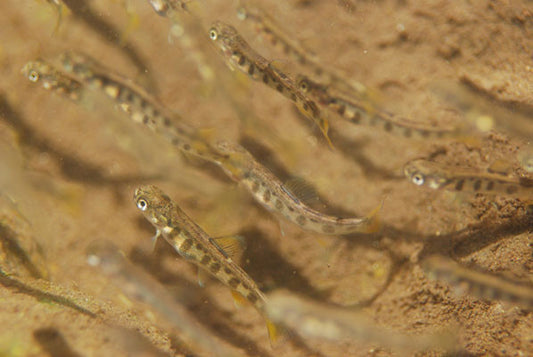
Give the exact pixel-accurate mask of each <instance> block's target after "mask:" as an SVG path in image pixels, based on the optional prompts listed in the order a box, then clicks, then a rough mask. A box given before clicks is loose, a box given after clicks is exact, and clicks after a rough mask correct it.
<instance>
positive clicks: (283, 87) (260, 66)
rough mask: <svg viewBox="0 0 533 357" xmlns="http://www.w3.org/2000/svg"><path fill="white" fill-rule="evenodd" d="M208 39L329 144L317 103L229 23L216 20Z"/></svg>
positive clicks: (229, 62) (231, 66)
mask: <svg viewBox="0 0 533 357" xmlns="http://www.w3.org/2000/svg"><path fill="white" fill-rule="evenodd" d="M209 38H211V40H212V41H213V42H214V43H215V45H216V47H217V49H218V50H219V52H220V53H221V54H222V56H223V57H224V59H225V60H226V61H227V63H228V65H229V66H230V68H231V69H234V68H237V69H239V70H240V71H242V72H243V73H245V74H246V75H248V76H249V77H251V78H252V79H253V80H255V81H258V82H263V83H264V84H265V85H267V86H269V87H270V88H273V89H274V90H276V91H278V92H279V93H281V94H282V95H284V96H285V97H287V98H288V99H290V100H291V101H292V102H293V103H294V104H296V106H297V107H298V109H299V110H300V111H301V112H302V113H304V114H305V115H306V116H307V118H309V119H310V120H312V121H313V122H314V123H315V124H316V125H318V127H319V128H320V130H321V131H322V134H323V135H324V137H325V138H326V139H327V140H328V143H329V144H330V145H331V141H330V140H329V137H328V129H329V123H328V121H327V119H325V118H324V117H323V115H322V113H321V111H320V108H319V107H318V105H317V104H316V103H315V102H314V101H313V100H312V99H310V98H309V97H307V96H306V95H305V94H304V93H303V92H302V91H301V90H300V89H298V87H297V86H296V84H295V82H294V81H293V80H292V79H291V78H290V77H288V76H287V75H285V74H284V73H283V72H281V71H280V70H278V69H277V68H275V67H274V66H272V65H271V62H270V61H268V60H267V59H266V58H264V57H262V56H261V55H260V54H259V53H257V52H256V51H255V50H254V49H253V48H251V47H250V45H249V44H248V43H247V42H246V41H245V40H244V39H243V38H242V37H241V36H240V35H239V33H238V32H237V30H236V29H235V28H234V27H233V26H230V25H227V24H225V23H223V22H220V21H217V22H215V23H214V24H213V25H212V26H211V29H210V30H209Z"/></svg>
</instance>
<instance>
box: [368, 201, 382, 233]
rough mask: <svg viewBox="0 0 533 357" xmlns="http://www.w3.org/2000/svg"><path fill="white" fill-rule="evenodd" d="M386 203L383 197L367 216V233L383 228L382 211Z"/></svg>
mask: <svg viewBox="0 0 533 357" xmlns="http://www.w3.org/2000/svg"><path fill="white" fill-rule="evenodd" d="M384 203H385V199H383V200H382V201H381V203H380V204H379V205H378V206H377V207H376V208H374V209H373V210H372V211H371V212H370V213H369V214H368V215H367V216H366V218H367V220H368V221H367V224H366V227H365V230H364V232H365V233H376V232H379V230H380V229H381V215H380V212H381V209H382V208H383V204H384Z"/></svg>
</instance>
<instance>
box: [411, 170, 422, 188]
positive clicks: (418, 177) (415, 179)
mask: <svg viewBox="0 0 533 357" xmlns="http://www.w3.org/2000/svg"><path fill="white" fill-rule="evenodd" d="M411 181H412V182H413V183H414V184H415V185H417V186H420V185H423V184H424V181H425V180H424V175H422V174H421V173H416V174H414V175H413V177H411Z"/></svg>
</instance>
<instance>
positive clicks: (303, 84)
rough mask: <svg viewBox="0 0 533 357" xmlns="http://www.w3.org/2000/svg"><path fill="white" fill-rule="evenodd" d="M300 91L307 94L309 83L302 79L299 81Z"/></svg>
mask: <svg viewBox="0 0 533 357" xmlns="http://www.w3.org/2000/svg"><path fill="white" fill-rule="evenodd" d="M300 89H301V90H302V91H303V92H307V91H308V90H309V83H308V82H307V81H306V80H305V79H302V80H301V81H300Z"/></svg>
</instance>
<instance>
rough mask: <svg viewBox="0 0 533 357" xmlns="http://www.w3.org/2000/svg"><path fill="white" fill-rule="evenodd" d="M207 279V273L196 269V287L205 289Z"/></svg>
mask: <svg viewBox="0 0 533 357" xmlns="http://www.w3.org/2000/svg"><path fill="white" fill-rule="evenodd" d="M207 279H209V273H208V272H207V271H205V270H204V269H202V268H200V267H199V268H198V285H199V286H200V287H202V288H204V287H205V282H206V281H207Z"/></svg>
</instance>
